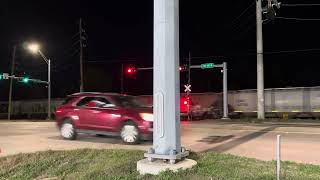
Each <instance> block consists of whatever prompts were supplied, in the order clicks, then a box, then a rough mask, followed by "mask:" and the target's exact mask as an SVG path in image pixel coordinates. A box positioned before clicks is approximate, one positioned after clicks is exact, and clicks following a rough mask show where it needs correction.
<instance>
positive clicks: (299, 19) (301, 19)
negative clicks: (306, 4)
mask: <svg viewBox="0 0 320 180" xmlns="http://www.w3.org/2000/svg"><path fill="white" fill-rule="evenodd" d="M275 18H277V19H283V20H295V21H320V19H317V18H312V19H310V18H294V17H275Z"/></svg>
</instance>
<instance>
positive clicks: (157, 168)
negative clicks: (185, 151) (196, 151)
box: [137, 159, 197, 175]
mask: <svg viewBox="0 0 320 180" xmlns="http://www.w3.org/2000/svg"><path fill="white" fill-rule="evenodd" d="M195 165H197V162H196V161H194V160H192V159H185V160H183V161H179V162H178V163H176V164H170V163H169V162H165V161H163V160H156V161H153V162H150V161H148V159H143V160H140V161H138V162H137V170H138V171H139V173H140V174H142V175H144V174H153V175H158V174H159V173H160V172H163V171H166V170H170V171H174V172H177V171H178V170H180V169H182V170H186V169H190V168H192V167H193V166H195Z"/></svg>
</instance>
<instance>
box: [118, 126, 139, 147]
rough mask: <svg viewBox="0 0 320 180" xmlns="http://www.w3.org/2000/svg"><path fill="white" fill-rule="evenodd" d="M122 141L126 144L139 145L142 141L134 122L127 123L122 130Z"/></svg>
mask: <svg viewBox="0 0 320 180" xmlns="http://www.w3.org/2000/svg"><path fill="white" fill-rule="evenodd" d="M120 135H121V139H122V141H123V142H124V143H126V144H137V143H139V140H140V133H139V130H138V128H137V126H136V125H135V124H134V123H133V122H126V123H124V125H123V126H122V128H121V132H120Z"/></svg>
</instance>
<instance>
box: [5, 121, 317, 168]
mask: <svg viewBox="0 0 320 180" xmlns="http://www.w3.org/2000/svg"><path fill="white" fill-rule="evenodd" d="M181 125H182V126H181V127H182V129H181V132H182V144H183V146H185V147H186V148H187V149H191V150H192V151H195V152H206V151H215V152H221V153H230V154H235V155H240V156H246V157H253V158H257V159H262V160H274V159H275V156H276V155H275V152H276V136H277V135H278V134H280V135H282V159H283V160H288V161H296V162H303V163H312V164H319V165H320V123H263V124H252V123H239V122H237V123H230V122H226V121H218V120H205V121H195V122H182V123H181ZM151 146H152V142H143V143H142V144H140V145H134V146H131V145H124V144H122V143H121V140H120V139H119V138H112V137H96V136H90V135H80V136H79V138H78V140H75V141H68V140H63V139H62V138H61V137H60V135H59V132H58V130H57V128H56V126H55V123H54V122H27V121H23V122H21V121H20V122H4V121H2V122H1V121H0V150H1V152H0V156H7V155H12V154H17V153H29V152H35V151H44V150H49V149H50V150H66V149H77V148H98V149H104V148H108V149H116V148H121V149H139V150H146V149H147V148H148V147H151Z"/></svg>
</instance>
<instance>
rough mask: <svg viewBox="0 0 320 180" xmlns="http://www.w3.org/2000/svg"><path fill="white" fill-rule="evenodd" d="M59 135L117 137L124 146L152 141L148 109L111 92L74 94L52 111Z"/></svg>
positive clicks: (151, 124) (126, 97)
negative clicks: (81, 134)
mask: <svg viewBox="0 0 320 180" xmlns="http://www.w3.org/2000/svg"><path fill="white" fill-rule="evenodd" d="M55 115H56V121H57V125H58V127H59V129H60V133H61V136H62V137H63V138H65V139H70V140H73V139H76V137H77V134H78V133H86V134H96V135H111V136H120V137H121V139H122V141H123V142H124V143H127V144H136V143H138V142H139V140H149V139H152V132H153V114H152V107H148V106H146V105H144V104H143V103H141V102H140V101H138V99H137V98H136V97H134V96H127V95H120V94H111V93H89V92H87V93H76V94H72V95H70V96H68V98H67V99H66V101H65V102H64V103H63V104H62V105H61V106H59V107H57V109H56V113H55Z"/></svg>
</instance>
